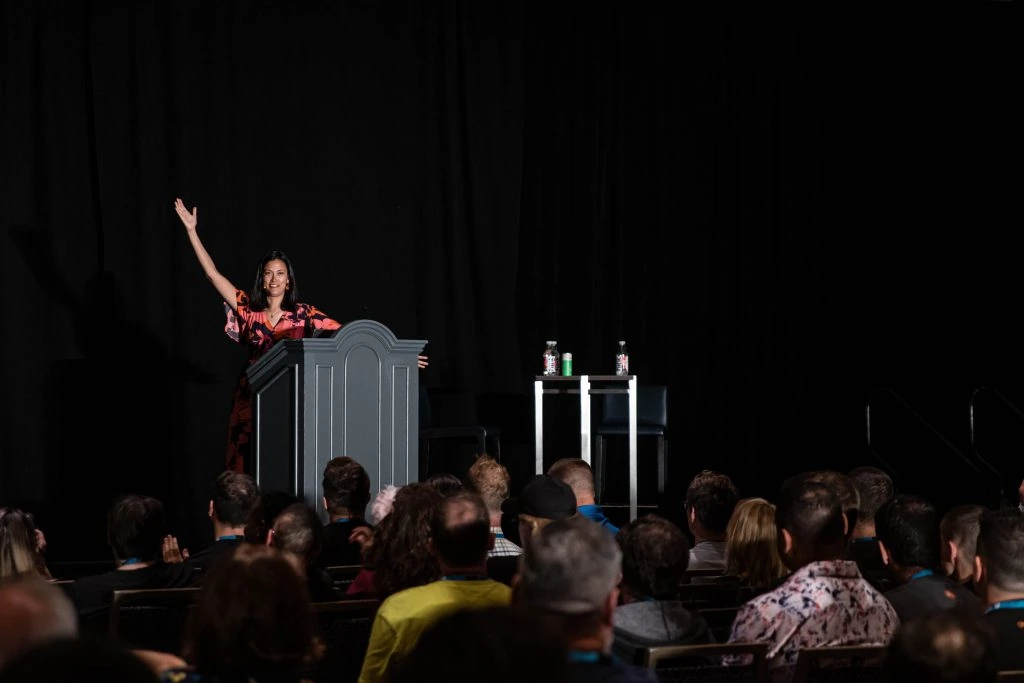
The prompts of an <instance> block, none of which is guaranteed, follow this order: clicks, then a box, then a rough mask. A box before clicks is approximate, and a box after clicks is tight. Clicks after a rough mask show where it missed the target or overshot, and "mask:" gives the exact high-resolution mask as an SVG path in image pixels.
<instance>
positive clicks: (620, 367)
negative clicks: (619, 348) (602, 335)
mask: <svg viewBox="0 0 1024 683" xmlns="http://www.w3.org/2000/svg"><path fill="white" fill-rule="evenodd" d="M615 374H616V375H628V374H629V355H627V354H625V353H620V354H616V356H615Z"/></svg>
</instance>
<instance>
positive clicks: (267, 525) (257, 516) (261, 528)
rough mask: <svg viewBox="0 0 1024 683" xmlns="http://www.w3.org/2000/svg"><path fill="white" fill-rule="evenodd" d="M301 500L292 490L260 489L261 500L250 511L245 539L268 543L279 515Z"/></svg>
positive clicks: (260, 543)
mask: <svg viewBox="0 0 1024 683" xmlns="http://www.w3.org/2000/svg"><path fill="white" fill-rule="evenodd" d="M301 502H303V501H302V498H301V497H299V496H297V495H295V494H294V493H291V492H290V491H260V499H259V502H258V503H257V504H256V505H254V506H253V508H252V510H250V511H249V519H247V520H246V522H245V533H244V534H243V537H244V541H245V542H246V543H255V544H256V545H266V544H267V538H268V537H269V536H270V529H271V527H273V526H274V520H275V519H277V516H278V515H279V514H281V513H282V512H284V510H285V508H287V507H288V506H289V505H294V504H295V503H301Z"/></svg>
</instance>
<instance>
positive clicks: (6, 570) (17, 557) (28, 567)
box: [0, 507, 51, 579]
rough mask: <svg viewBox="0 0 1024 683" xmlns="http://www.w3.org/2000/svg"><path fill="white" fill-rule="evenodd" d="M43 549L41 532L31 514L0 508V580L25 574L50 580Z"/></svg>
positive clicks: (16, 509)
mask: <svg viewBox="0 0 1024 683" xmlns="http://www.w3.org/2000/svg"><path fill="white" fill-rule="evenodd" d="M43 547H44V545H43V535H42V532H41V531H39V530H38V529H37V528H36V525H35V521H34V520H33V519H32V515H31V514H29V513H27V512H24V511H23V510H19V509H18V508H12V507H2V508H0V579H3V578H6V577H9V576H15V575H17V574H24V573H25V572H34V573H36V574H39V575H40V576H42V577H44V578H47V579H49V578H51V577H50V570H49V569H47V567H46V560H45V559H44V558H43Z"/></svg>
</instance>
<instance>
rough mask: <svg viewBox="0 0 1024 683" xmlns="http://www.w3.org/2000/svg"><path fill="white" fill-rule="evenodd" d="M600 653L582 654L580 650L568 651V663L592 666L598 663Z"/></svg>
mask: <svg viewBox="0 0 1024 683" xmlns="http://www.w3.org/2000/svg"><path fill="white" fill-rule="evenodd" d="M600 659H601V653H600V652H584V651H582V650H569V661H570V662H583V663H586V664H594V663H595V662H598V661H600Z"/></svg>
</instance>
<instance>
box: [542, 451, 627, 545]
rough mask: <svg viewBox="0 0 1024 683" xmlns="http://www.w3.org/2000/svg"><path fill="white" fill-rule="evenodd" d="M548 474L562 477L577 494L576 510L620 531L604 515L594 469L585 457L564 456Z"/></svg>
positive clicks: (610, 528)
mask: <svg viewBox="0 0 1024 683" xmlns="http://www.w3.org/2000/svg"><path fill="white" fill-rule="evenodd" d="M548 474H549V475H551V476H552V477H555V478H556V479H561V480H562V481H564V482H565V483H566V484H568V485H569V488H571V489H572V492H573V494H574V495H575V496H576V511H577V512H579V513H580V514H581V515H583V516H584V517H586V518H587V519H590V520H593V521H595V522H597V523H598V524H600V525H601V526H603V527H604V528H605V529H607V530H608V531H610V532H611V533H612V534H613V535H614V534H617V533H619V528H618V527H617V526H615V525H614V524H612V523H611V521H609V519H608V518H607V517H605V515H604V510H602V509H601V506H600V505H598V504H597V502H596V500H595V493H594V470H593V469H592V468H591V467H590V463H589V462H587V461H586V460H584V459H583V458H562V459H561V460H559V461H558V462H556V463H555V464H553V465H552V466H551V467H549V468H548Z"/></svg>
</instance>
